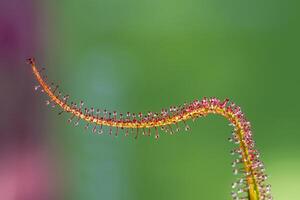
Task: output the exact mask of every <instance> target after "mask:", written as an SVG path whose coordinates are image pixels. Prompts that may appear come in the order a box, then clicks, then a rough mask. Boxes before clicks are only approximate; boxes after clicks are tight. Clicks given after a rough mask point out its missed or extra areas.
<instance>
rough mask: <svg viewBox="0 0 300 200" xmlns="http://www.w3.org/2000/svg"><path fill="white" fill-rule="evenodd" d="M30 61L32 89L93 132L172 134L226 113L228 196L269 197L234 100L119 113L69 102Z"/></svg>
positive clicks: (244, 121)
mask: <svg viewBox="0 0 300 200" xmlns="http://www.w3.org/2000/svg"><path fill="white" fill-rule="evenodd" d="M27 62H28V64H30V65H31V68H32V72H33V74H34V76H35V78H36V80H37V81H38V85H37V86H35V90H40V91H42V92H43V93H45V94H46V95H47V96H48V98H49V100H47V101H46V104H47V105H52V107H56V106H57V107H59V108H60V109H61V111H60V112H59V115H60V114H62V113H63V112H65V113H69V114H70V117H69V119H68V123H73V124H74V125H75V126H77V125H78V124H79V122H80V121H85V123H86V124H85V126H84V127H85V129H89V128H90V129H91V130H92V133H93V134H99V135H101V134H103V127H104V126H106V127H108V134H109V135H112V136H118V135H119V134H121V133H123V134H124V135H125V136H128V135H130V134H131V135H134V137H135V138H136V139H137V138H138V137H139V135H142V136H151V135H154V137H155V139H158V138H159V134H160V130H161V131H163V132H166V133H169V134H171V135H172V134H174V133H175V132H178V131H180V130H181V127H182V126H183V127H184V128H183V129H184V130H185V131H190V127H189V125H188V121H189V120H195V119H197V118H200V117H205V116H207V115H208V114H218V115H221V116H223V117H225V118H226V119H227V120H228V121H229V125H230V126H232V128H233V132H232V135H231V137H230V138H229V141H230V142H233V143H234V144H235V147H234V149H233V150H232V151H231V154H232V155H234V160H233V162H232V167H233V174H234V175H236V176H237V177H238V178H237V181H236V182H234V183H233V184H232V192H231V196H232V199H234V200H246V199H249V200H271V199H273V198H272V195H271V191H270V190H271V187H270V185H268V184H267V183H266V179H267V175H266V174H265V168H264V165H263V163H262V161H261V160H260V154H259V152H258V150H257V149H256V148H255V143H254V140H253V137H252V131H251V124H250V122H249V121H248V120H247V119H246V117H245V115H244V113H243V112H242V110H241V108H240V107H239V106H237V105H236V104H235V103H233V102H231V101H229V99H225V100H223V101H221V100H219V99H217V98H215V97H212V98H206V97H203V98H202V99H201V100H198V99H196V100H194V101H193V102H190V103H184V104H183V105H179V106H170V107H169V108H168V109H165V108H164V109H162V110H161V111H160V112H147V113H141V112H140V113H138V114H135V113H130V112H127V113H125V114H123V113H118V112H116V111H113V112H110V111H107V110H105V109H104V110H101V109H95V108H94V107H91V108H87V107H84V105H85V104H84V102H83V101H80V102H78V103H76V102H75V101H73V102H71V101H70V100H69V99H70V96H69V95H63V94H62V92H60V91H59V86H57V85H55V84H53V83H51V84H48V82H47V80H46V76H44V75H43V74H42V73H43V71H44V68H41V69H38V67H37V65H36V62H35V59H34V58H30V59H28V60H27Z"/></svg>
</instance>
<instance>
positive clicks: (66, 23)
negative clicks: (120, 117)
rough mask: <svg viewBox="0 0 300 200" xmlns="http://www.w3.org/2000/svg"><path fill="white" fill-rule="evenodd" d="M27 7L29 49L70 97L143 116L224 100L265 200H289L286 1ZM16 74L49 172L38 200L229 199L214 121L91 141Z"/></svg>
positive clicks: (221, 128) (292, 17)
mask: <svg viewBox="0 0 300 200" xmlns="http://www.w3.org/2000/svg"><path fill="white" fill-rule="evenodd" d="M28 3H30V4H32V5H33V6H32V12H31V14H32V13H33V17H32V19H29V20H32V22H33V27H34V37H33V40H34V41H35V48H34V49H33V50H31V51H29V52H30V53H31V54H32V55H33V56H35V57H36V59H37V60H38V63H39V64H40V65H43V66H46V68H47V71H48V72H47V73H48V76H49V77H50V80H52V81H54V82H56V83H59V85H60V87H61V88H63V89H62V91H64V92H65V93H68V94H70V95H71V97H72V99H73V100H77V101H79V100H84V101H85V102H87V104H88V105H89V106H95V107H99V108H106V109H109V110H112V111H113V110H117V111H120V112H126V111H132V112H139V111H142V112H147V111H149V110H151V111H159V110H160V109H161V108H166V107H169V106H170V105H178V104H182V103H183V102H185V101H192V100H193V99H196V98H202V97H203V96H216V97H218V98H221V99H223V98H226V97H229V98H230V99H231V100H233V101H235V102H236V103H237V104H238V105H240V106H241V107H242V108H243V111H244V112H245V113H246V115H247V117H248V119H249V120H250V121H251V123H252V127H253V132H254V138H255V141H256V145H257V148H258V149H259V150H260V152H261V154H262V161H263V162H264V163H265V165H266V169H267V174H268V175H269V180H268V182H269V183H270V184H271V185H272V193H273V195H274V197H275V199H282V200H294V199H300V192H299V183H298V182H299V180H300V173H299V167H300V157H299V152H300V151H299V150H300V148H299V139H300V134H299V131H297V130H299V128H298V125H299V115H298V113H299V111H300V106H299V97H300V95H299V89H298V87H299V75H300V69H299V67H300V66H299V45H300V42H299V41H300V40H299V30H300V29H299V27H300V26H299V19H300V13H299V3H298V2H296V1H295V2H291V1H285V2H284V1H222V0H215V1H196V0H185V1H171V0H152V1H134V0H85V1H79V0H61V1H28ZM21 5H22V4H20V5H15V6H17V7H21ZM21 8H22V7H21ZM20 20H21V21H22V20H24V19H20ZM26 20H28V19H26ZM24 23H25V24H26V21H24ZM25 30H29V29H27V28H25ZM25 32H26V31H25ZM25 56H29V55H27V54H26V53H24V57H22V56H20V57H19V58H20V60H21V63H22V62H23V60H22V59H23V58H25ZM20 65H22V70H21V71H22V73H25V74H26V77H27V81H25V83H24V86H23V88H27V89H26V90H28V92H30V95H32V101H30V102H29V103H28V104H30V105H32V104H34V105H33V107H34V108H35V109H34V110H35V113H36V114H35V116H37V117H36V118H35V120H34V122H32V123H31V126H32V127H34V128H33V129H34V130H36V132H38V133H39V134H37V135H38V137H39V142H36V143H35V145H38V146H42V147H40V148H42V149H43V150H44V152H45V153H44V156H45V157H46V158H48V160H49V161H46V163H50V164H49V165H47V170H46V172H45V173H48V174H50V175H49V178H48V179H44V180H45V181H48V182H49V185H47V186H46V188H51V189H47V190H46V191H48V192H46V193H45V194H47V195H48V198H49V199H72V200H77V199H78V200H81V199H89V200H94V199H105V200H119V199H122V200H126V199H128V200H129V199H130V200H152V199H163V200H167V199H172V200H177V199H178V200H182V199H185V200H192V199H212V200H215V199H230V198H231V197H230V191H231V183H232V182H233V181H234V180H235V177H234V176H233V175H232V172H231V170H232V169H231V162H232V157H231V156H230V154H229V151H230V150H231V149H232V148H233V146H232V144H230V143H229V142H227V138H228V137H229V135H230V133H231V129H230V127H228V126H227V124H228V122H227V121H226V120H225V119H223V118H222V117H219V116H208V117H207V118H203V119H200V120H197V121H196V122H195V123H192V122H190V125H191V128H192V130H191V131H190V132H188V133H187V132H184V131H183V132H181V133H180V134H176V135H175V136H168V135H162V137H161V138H160V140H159V141H155V140H154V138H153V137H152V138H148V137H140V138H139V139H138V140H134V139H133V138H124V137H118V138H113V139H112V138H111V137H109V136H108V135H105V136H94V135H93V134H91V133H90V132H87V133H86V132H85V131H84V128H83V127H82V125H81V127H80V128H74V127H72V126H70V125H68V124H67V123H66V121H67V118H68V117H67V116H60V117H58V116H57V112H51V111H50V110H51V109H48V108H46V107H45V106H44V105H43V104H44V103H43V101H44V99H45V98H44V97H42V95H35V94H33V91H32V90H31V88H30V87H31V86H32V84H33V82H34V80H33V77H32V76H31V74H30V70H29V68H24V67H23V66H24V65H25V64H20ZM3 66H4V64H3ZM3 80H4V79H3ZM28 88H30V89H28ZM37 96H38V97H37ZM18 101H19V103H20V102H21V99H19V100H18ZM16 103H17V102H16ZM30 113H31V112H28V113H27V114H26V115H27V117H29V118H30ZM33 137H34V136H33ZM40 144H42V145H40ZM20 199H22V198H20Z"/></svg>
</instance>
